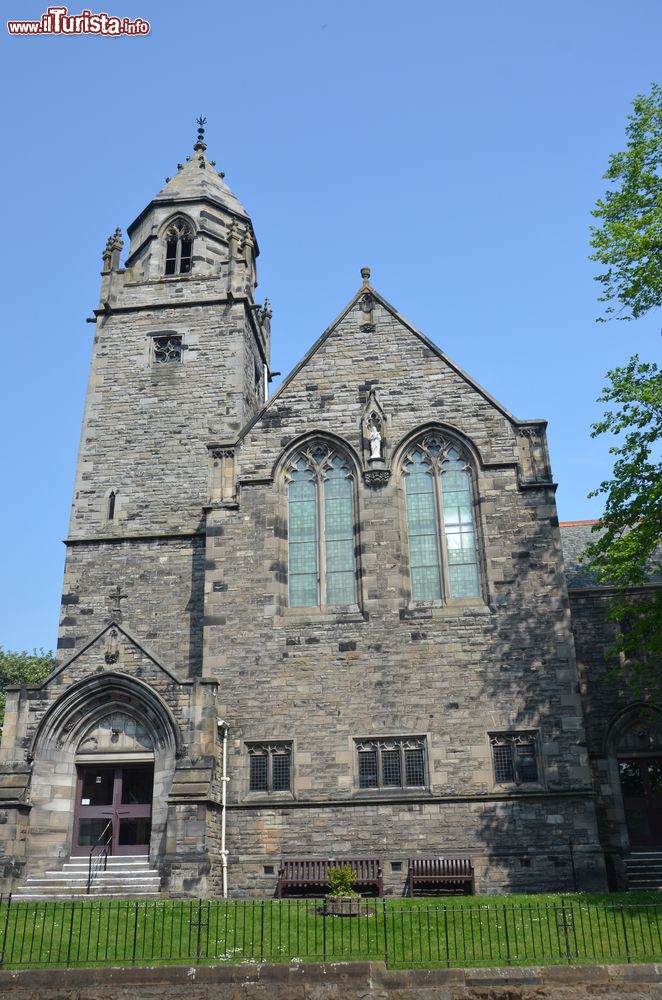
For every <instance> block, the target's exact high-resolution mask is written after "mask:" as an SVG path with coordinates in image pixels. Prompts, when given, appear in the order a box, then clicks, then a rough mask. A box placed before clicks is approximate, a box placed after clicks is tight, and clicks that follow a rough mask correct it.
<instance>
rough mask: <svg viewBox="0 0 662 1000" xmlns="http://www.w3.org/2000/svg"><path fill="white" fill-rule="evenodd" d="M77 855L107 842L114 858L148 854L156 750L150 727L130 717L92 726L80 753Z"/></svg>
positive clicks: (121, 715) (120, 716)
mask: <svg viewBox="0 0 662 1000" xmlns="http://www.w3.org/2000/svg"><path fill="white" fill-rule="evenodd" d="M75 762H76V802H75V807H74V825H73V833H72V839H71V853H72V855H79V854H87V853H88V852H89V850H90V848H91V847H92V846H93V845H94V844H95V843H97V842H98V840H99V838H101V837H103V839H104V841H105V842H108V844H109V845H110V848H111V853H112V854H114V855H118V854H119V855H122V854H125V855H126V854H131V855H133V854H149V845H150V839H151V831H152V805H153V790H154V746H153V737H152V735H151V734H150V732H149V730H148V728H147V726H145V724H144V723H143V722H142V721H141V720H140V719H139V718H136V717H134V716H133V715H131V714H129V713H127V712H119V711H116V712H113V713H112V714H109V715H107V716H105V717H104V718H102V719H100V720H99V721H98V722H97V723H95V724H93V725H92V726H91V727H90V729H89V730H88V732H87V733H86V734H85V735H84V736H83V738H82V739H81V741H80V743H79V745H78V750H77V753H76V761H75Z"/></svg>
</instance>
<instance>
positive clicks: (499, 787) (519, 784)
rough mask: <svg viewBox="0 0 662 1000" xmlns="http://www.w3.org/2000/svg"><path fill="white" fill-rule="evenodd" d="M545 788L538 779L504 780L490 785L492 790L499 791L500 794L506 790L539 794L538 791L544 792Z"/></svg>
mask: <svg viewBox="0 0 662 1000" xmlns="http://www.w3.org/2000/svg"><path fill="white" fill-rule="evenodd" d="M545 790H546V789H545V786H544V785H543V784H542V782H540V781H504V782H501V783H500V784H494V785H492V791H493V792H500V793H502V794H506V793H508V792H518V793H520V794H521V793H526V792H535V793H536V794H540V792H544V791H545Z"/></svg>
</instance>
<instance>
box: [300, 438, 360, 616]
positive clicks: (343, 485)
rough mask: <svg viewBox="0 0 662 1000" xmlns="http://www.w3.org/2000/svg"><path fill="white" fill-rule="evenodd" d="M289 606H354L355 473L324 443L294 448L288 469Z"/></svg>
mask: <svg viewBox="0 0 662 1000" xmlns="http://www.w3.org/2000/svg"><path fill="white" fill-rule="evenodd" d="M287 480H288V487H287V501H288V586H289V604H290V607H327V606H347V605H354V604H356V602H357V598H356V560H355V555H354V477H353V474H352V469H351V466H350V464H349V462H348V460H347V459H346V458H345V456H344V455H343V454H342V453H341V452H340V451H339V450H337V449H336V448H334V447H333V446H332V445H331V444H329V443H328V442H326V441H319V440H317V441H313V442H311V443H310V444H309V445H307V446H306V447H305V448H304V449H302V450H300V451H298V452H297V453H296V454H295V455H294V456H293V457H292V459H291V460H290V462H289V465H288V469H287Z"/></svg>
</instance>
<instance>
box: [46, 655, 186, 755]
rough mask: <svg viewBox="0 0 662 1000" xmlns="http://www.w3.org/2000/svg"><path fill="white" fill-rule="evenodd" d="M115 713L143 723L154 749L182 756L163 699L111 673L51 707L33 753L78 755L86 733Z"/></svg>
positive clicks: (96, 677) (126, 677) (140, 684)
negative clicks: (52, 752) (53, 751)
mask: <svg viewBox="0 0 662 1000" xmlns="http://www.w3.org/2000/svg"><path fill="white" fill-rule="evenodd" d="M113 711H119V712H124V713H126V714H128V715H129V716H131V717H133V718H135V719H139V720H141V721H142V722H143V723H145V724H146V726H147V731H148V732H149V733H150V734H151V736H152V739H153V741H154V748H155V749H160V750H164V751H168V752H171V753H172V754H174V755H177V756H178V755H179V754H180V753H181V751H182V746H183V744H182V741H181V737H180V734H179V727H178V726H177V723H176V722H175V720H174V718H173V715H172V713H171V712H170V709H169V708H168V706H167V705H166V704H165V702H164V701H163V699H162V698H161V697H160V696H159V695H158V694H157V692H156V691H154V689H153V688H151V687H150V686H149V685H148V684H145V683H144V681H140V680H138V679H136V678H135V677H130V676H129V675H128V674H122V673H119V672H115V671H108V672H104V673H102V674H95V675H93V676H91V677H86V678H85V679H84V680H82V681H79V682H78V683H77V684H74V685H72V686H71V687H70V688H69V689H68V690H67V691H65V692H64V694H62V695H61V696H60V697H59V698H58V700H57V701H56V702H55V704H54V705H52V706H51V708H50V709H49V711H48V712H47V713H46V715H45V716H44V718H43V719H42V720H41V723H40V725H39V728H38V729H37V732H36V733H35V737H34V740H33V743H32V748H31V753H32V755H33V756H34V757H35V759H37V758H38V757H40V756H43V754H44V753H48V752H49V751H51V750H57V751H58V752H62V751H64V752H68V753H70V752H72V751H73V752H74V753H75V752H76V750H77V748H78V743H79V741H80V740H81V739H82V738H83V734H84V733H86V732H88V731H89V730H90V728H91V727H92V726H93V725H94V724H95V723H98V722H99V721H100V720H101V719H102V718H104V717H105V716H108V715H109V714H112V712H113Z"/></svg>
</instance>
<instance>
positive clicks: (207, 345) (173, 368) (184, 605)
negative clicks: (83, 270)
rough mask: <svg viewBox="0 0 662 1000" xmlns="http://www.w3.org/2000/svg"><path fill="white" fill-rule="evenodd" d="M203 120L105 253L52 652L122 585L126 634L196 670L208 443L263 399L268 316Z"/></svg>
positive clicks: (248, 236) (209, 480)
mask: <svg viewBox="0 0 662 1000" xmlns="http://www.w3.org/2000/svg"><path fill="white" fill-rule="evenodd" d="M204 126H205V119H204V118H199V119H198V133H197V138H196V141H195V144H194V147H193V150H192V153H191V155H190V156H188V157H186V160H185V161H184V162H183V163H179V164H178V165H177V171H176V173H175V174H174V175H173V176H172V177H170V178H167V179H166V184H165V186H164V187H163V189H162V190H161V191H160V192H159V193H158V194H157V195H156V196H155V197H154V198H153V199H152V201H150V203H149V204H148V205H147V206H146V207H145V208H144V209H143V211H142V212H141V213H140V214H139V215H138V217H137V219H135V221H134V222H133V223H131V225H130V226H129V227H128V229H127V237H128V246H127V247H126V250H128V253H127V256H126V259H125V260H124V263H123V264H122V254H123V251H124V250H125V244H124V240H123V239H122V233H121V231H120V230H119V229H118V230H116V231H115V232H114V233H113V235H112V236H111V237H110V238H109V239H108V242H107V244H106V247H105V249H104V252H103V271H102V275H101V295H100V301H99V306H98V308H97V309H96V310H95V321H94V322H95V337H94V347H93V354H92V362H91V370H90V376H89V384H88V391H87V399H86V404H85V412H84V417H83V428H82V434H81V441H80V448H79V455H78V466H77V472H76V482H75V488H74V498H73V507H72V514H71V523H70V531H69V538H68V539H67V547H68V553H67V562H66V567H65V585H64V596H63V616H62V621H61V635H60V641H59V649H60V652H61V656H68V655H70V654H71V653H73V652H74V651H75V650H76V649H77V648H78V647H79V646H80V644H81V643H82V642H83V641H84V640H85V639H86V638H87V637H88V636H89V635H90V633H91V632H94V629H95V627H97V626H98V627H102V626H103V624H104V623H105V622H107V621H108V620H109V618H111V617H113V614H112V602H111V599H110V596H109V595H110V594H111V591H113V589H114V588H115V587H116V586H117V585H120V586H121V587H122V588H123V590H124V591H125V593H126V599H125V602H124V604H123V607H122V614H123V616H124V619H125V622H126V623H127V625H128V626H130V627H131V628H132V629H133V630H134V633H135V634H136V635H141V634H142V635H145V636H147V637H149V640H150V642H152V643H153V644H154V645H155V647H156V650H157V652H160V653H162V654H166V653H167V654H168V659H169V661H170V662H173V663H174V664H176V666H177V669H178V670H181V671H183V673H184V674H186V673H188V672H190V671H192V672H194V673H195V672H199V670H200V656H201V641H202V640H201V632H202V627H201V618H202V588H203V583H202V577H203V566H204V558H203V555H202V551H203V547H204V546H203V541H204V531H205V507H206V505H207V504H208V502H209V497H210V490H211V489H212V484H213V482H214V475H215V472H214V455H215V454H216V455H217V454H218V452H212V451H211V450H210V447H209V446H210V443H212V442H213V443H217V442H220V443H222V444H224V445H225V443H228V444H231V443H232V442H234V441H235V440H236V439H237V437H238V435H239V432H240V430H241V428H242V427H243V426H244V425H245V424H246V423H247V422H248V421H249V420H250V419H251V418H252V417H253V416H254V415H255V414H256V413H257V411H258V410H259V409H260V408H261V406H262V405H263V402H264V399H265V386H266V383H267V380H268V378H269V334H270V318H271V311H270V309H269V305H268V302H265V304H264V305H263V306H260V305H258V304H257V303H256V302H255V298H254V293H255V288H256V286H257V277H256V259H257V256H258V253H259V248H258V244H257V240H256V237H255V233H254V230H253V225H252V222H251V219H250V217H249V215H248V213H247V212H246V210H245V208H244V207H243V205H242V204H241V202H240V201H239V200H238V198H237V197H236V196H235V195H234V194H233V192H232V191H231V190H230V188H229V187H228V185H227V183H226V182H225V179H224V175H223V173H221V172H219V171H218V170H217V169H216V165H215V163H214V161H213V160H210V159H208V157H207V155H206V148H207V147H206V143H205V138H204ZM226 473H227V470H226ZM224 489H225V491H226V494H227V492H228V491H230V492H231V490H232V484H231V483H230V484H229V485H228V476H227V475H226V483H225V486H224ZM198 550H199V551H198ZM132 590H133V593H131V591H132Z"/></svg>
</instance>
